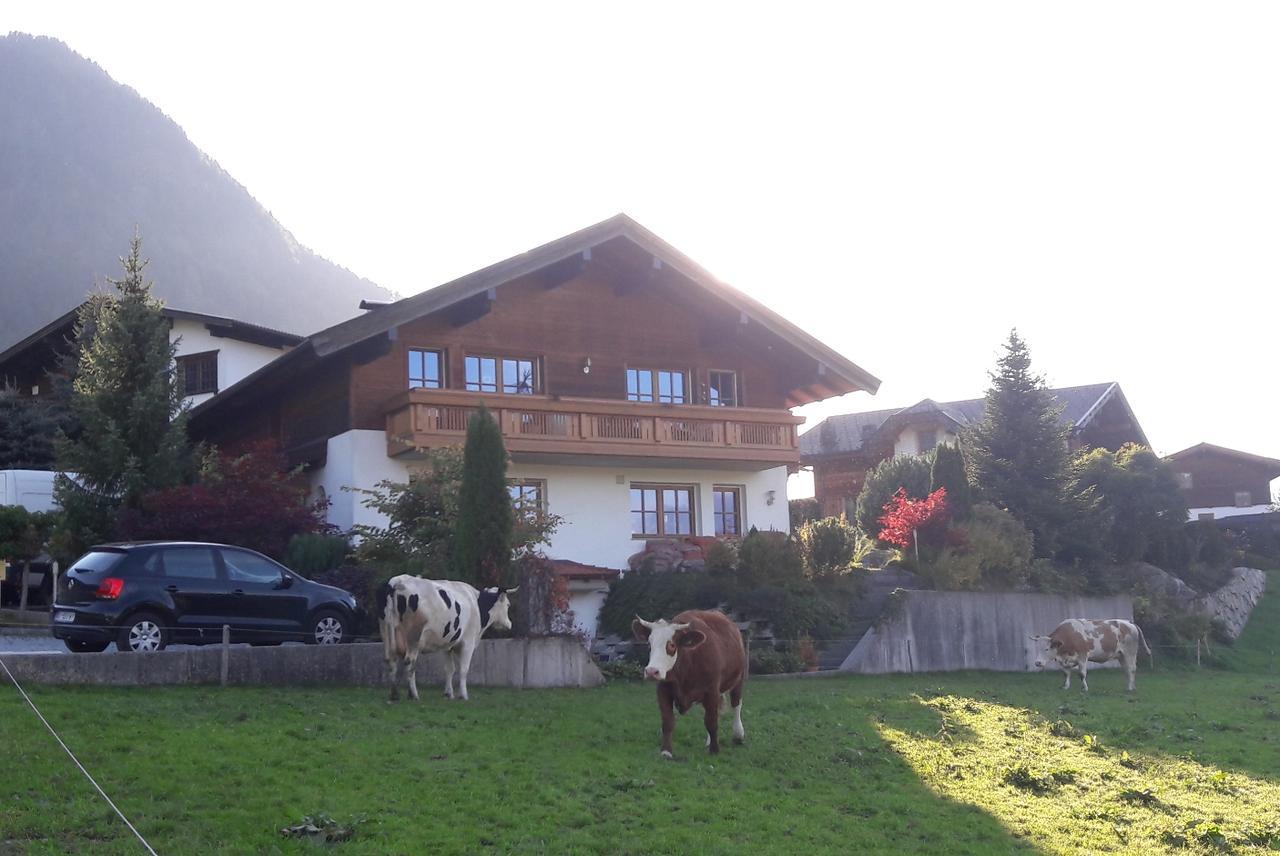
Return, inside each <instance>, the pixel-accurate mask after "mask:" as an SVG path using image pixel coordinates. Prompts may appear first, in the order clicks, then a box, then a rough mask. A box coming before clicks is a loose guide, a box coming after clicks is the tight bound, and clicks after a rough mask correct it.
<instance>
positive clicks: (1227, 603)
mask: <svg viewBox="0 0 1280 856" xmlns="http://www.w3.org/2000/svg"><path fill="white" fill-rule="evenodd" d="M1266 588H1267V575H1266V574H1265V573H1263V572H1262V571H1260V570H1258V569H1257V568H1232V569H1231V582H1229V583H1227V584H1226V585H1225V586H1223V587H1222V588H1220V589H1218V590H1217V591H1215V592H1211V593H1210V594H1207V595H1205V596H1204V597H1203V598H1201V599H1200V601H1199V605H1200V607H1201V609H1203V610H1204V611H1205V614H1207V615H1208V616H1209V617H1210V618H1216V619H1218V620H1219V621H1221V622H1222V623H1223V625H1225V626H1226V628H1227V635H1228V636H1230V637H1231V638H1232V639H1236V638H1238V637H1239V636H1240V634H1241V633H1243V632H1244V626H1245V625H1246V624H1248V623H1249V616H1250V614H1252V613H1253V608H1254V607H1255V606H1257V605H1258V600H1259V599H1260V598H1261V597H1262V592H1263V591H1265V590H1266Z"/></svg>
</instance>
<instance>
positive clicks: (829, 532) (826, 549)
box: [796, 517, 858, 578]
mask: <svg viewBox="0 0 1280 856" xmlns="http://www.w3.org/2000/svg"><path fill="white" fill-rule="evenodd" d="M796 540H797V542H798V543H799V545H800V557H801V559H802V561H803V562H804V570H805V573H806V575H808V576H809V577H810V578H816V577H828V576H835V575H836V574H841V573H844V572H846V571H848V570H849V565H850V564H852V562H853V554H854V551H855V550H856V549H857V546H858V530H856V529H854V528H853V527H852V526H850V525H849V522H848V521H847V520H845V519H844V518H843V517H824V518H822V519H821V520H814V521H811V522H809V523H806V524H804V525H803V526H802V527H800V531H799V532H798V533H797V537H796Z"/></svg>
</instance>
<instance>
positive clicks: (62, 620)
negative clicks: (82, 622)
mask: <svg viewBox="0 0 1280 856" xmlns="http://www.w3.org/2000/svg"><path fill="white" fill-rule="evenodd" d="M53 620H54V621H55V622H57V623H58V624H74V623H75V620H76V614H75V613H74V612H71V611H69V610H66V609H59V610H58V611H57V612H55V613H54V614H53Z"/></svg>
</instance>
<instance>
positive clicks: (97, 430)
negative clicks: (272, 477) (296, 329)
mask: <svg viewBox="0 0 1280 856" xmlns="http://www.w3.org/2000/svg"><path fill="white" fill-rule="evenodd" d="M120 263H121V265H122V267H123V268H124V276H123V278H121V279H109V280H108V282H109V283H110V284H111V286H112V287H113V288H114V291H113V292H109V293H106V294H98V295H94V296H93V297H91V298H90V299H89V300H88V301H86V303H85V304H84V306H82V307H81V309H80V313H79V316H78V318H77V321H76V361H75V379H74V381H73V382H72V387H71V388H72V391H71V399H70V404H71V410H72V413H73V414H74V415H75V417H76V419H77V420H78V422H79V433H78V435H77V436H76V437H75V438H69V437H67V436H65V435H63V436H60V437H59V440H58V443H57V449H58V469H59V470H60V471H62V472H64V473H74V474H75V478H74V479H72V478H67V477H65V476H60V477H59V478H58V481H57V484H56V486H55V495H56V497H57V499H58V502H59V503H60V504H61V505H62V507H63V509H64V510H65V511H66V521H65V524H64V526H63V528H62V530H61V531H60V532H59V534H58V537H57V541H58V545H59V548H60V549H59V552H60V553H63V554H66V553H69V552H70V553H74V552H78V551H79V550H83V549H84V548H85V547H86V546H89V545H90V544H91V543H92V542H94V541H97V540H101V539H104V538H107V537H109V536H110V535H111V534H112V529H113V527H114V519H115V514H116V512H117V510H118V509H120V508H130V509H134V508H137V507H138V504H139V501H140V499H141V497H142V495H143V493H145V492H146V491H148V490H153V489H156V488H164V487H169V486H171V485H174V484H177V483H179V482H180V481H181V480H182V479H183V477H184V475H185V474H186V471H187V468H188V466H189V462H190V454H189V446H188V442H187V433H186V414H185V408H184V403H183V395H182V390H181V388H180V387H179V386H178V380H177V378H176V376H175V373H174V351H175V349H174V346H173V345H172V344H170V342H169V324H168V321H167V320H166V319H165V317H164V315H162V314H161V303H160V302H159V301H158V300H157V299H156V298H155V297H153V296H152V294H151V283H150V282H148V281H146V280H145V279H144V277H143V270H144V269H145V268H146V265H147V261H146V260H145V259H143V258H142V240H141V238H139V237H138V236H137V235H135V236H134V238H133V242H132V244H131V246H130V249H129V255H128V257H126V258H122V259H121V260H120Z"/></svg>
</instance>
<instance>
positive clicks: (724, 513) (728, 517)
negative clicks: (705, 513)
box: [711, 485, 742, 538]
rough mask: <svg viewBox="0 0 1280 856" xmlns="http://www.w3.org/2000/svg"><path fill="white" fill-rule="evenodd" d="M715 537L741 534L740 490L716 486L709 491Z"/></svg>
mask: <svg viewBox="0 0 1280 856" xmlns="http://www.w3.org/2000/svg"><path fill="white" fill-rule="evenodd" d="M711 495H712V499H713V508H714V511H713V512H712V513H713V516H714V517H715V524H716V535H718V536H720V537H721V538H724V537H726V536H728V537H733V536H737V535H741V534H742V488H740V487H727V486H725V485H716V486H715V487H714V488H712V490H711Z"/></svg>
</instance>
